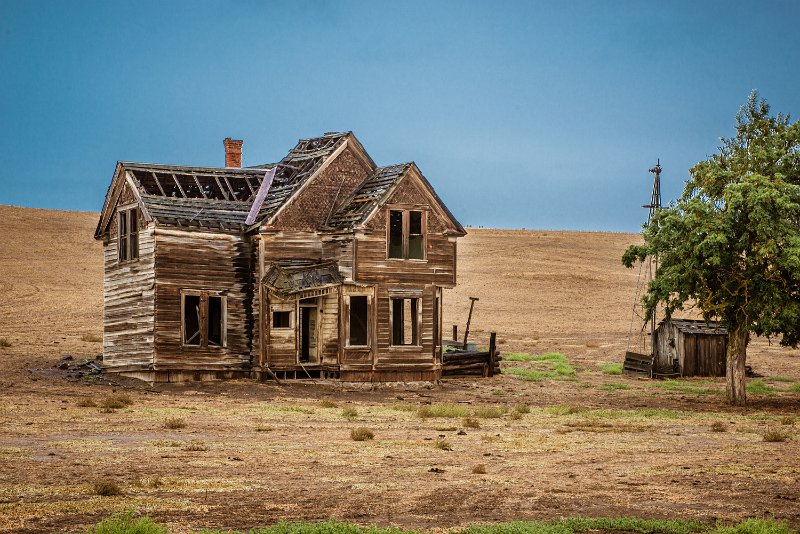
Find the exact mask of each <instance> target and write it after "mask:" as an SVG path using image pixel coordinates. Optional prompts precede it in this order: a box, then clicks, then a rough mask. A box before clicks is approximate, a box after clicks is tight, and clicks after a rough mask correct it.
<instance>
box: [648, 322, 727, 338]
mask: <svg viewBox="0 0 800 534" xmlns="http://www.w3.org/2000/svg"><path fill="white" fill-rule="evenodd" d="M671 321H672V325H673V326H674V327H675V328H677V329H678V331H679V332H683V333H684V334H707V335H728V330H727V329H725V328H724V327H722V326H720V323H719V322H718V321H709V322H706V321H703V320H702V319H701V320H698V319H672V320H671ZM662 324H663V323H662Z"/></svg>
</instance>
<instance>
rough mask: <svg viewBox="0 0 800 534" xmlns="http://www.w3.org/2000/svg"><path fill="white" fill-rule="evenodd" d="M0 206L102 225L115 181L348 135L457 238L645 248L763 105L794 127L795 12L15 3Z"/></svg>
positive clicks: (6, 60) (755, 6) (5, 16)
mask: <svg viewBox="0 0 800 534" xmlns="http://www.w3.org/2000/svg"><path fill="white" fill-rule="evenodd" d="M0 12H1V13H2V14H1V15H0V125H1V127H0V204H14V205H22V206H32V207H46V208H58V209H74V210H91V211H97V210H99V209H100V207H101V205H102V201H103V197H104V195H105V192H106V188H107V187H108V183H109V181H110V179H111V175H112V173H113V170H114V166H115V163H116V161H117V160H134V161H146V162H159V163H173V164H192V165H213V166H220V165H222V164H223V162H224V158H223V156H224V152H223V146H222V139H223V138H224V137H227V136H231V137H234V138H240V139H244V141H245V143H244V163H245V165H256V164H259V163H265V162H273V161H277V160H279V159H280V158H281V157H282V156H283V155H285V153H286V152H287V151H288V150H289V149H290V148H291V147H292V146H293V145H294V143H295V142H296V140H297V139H298V138H301V137H312V136H314V135H318V134H321V133H323V132H327V131H342V130H352V131H354V132H355V134H356V136H357V137H358V138H359V139H360V140H361V142H362V143H363V144H364V146H365V147H366V149H367V150H368V151H369V152H370V154H371V155H372V156H373V159H375V161H376V162H377V163H378V164H390V163H396V162H402V161H409V160H414V161H416V162H417V164H418V165H419V166H420V168H421V169H422V171H423V173H424V174H425V175H426V177H427V178H428V179H429V180H430V181H431V182H432V183H433V185H434V187H435V188H436V189H437V191H438V192H439V194H440V196H441V197H442V198H443V199H444V200H445V202H446V203H447V204H448V206H449V207H450V208H451V210H452V211H453V212H454V213H455V214H456V216H457V217H458V218H459V219H460V220H461V222H462V223H464V224H469V225H474V226H478V225H482V226H492V227H503V228H540V229H574V230H613V231H638V230H639V228H640V226H641V223H642V221H643V219H644V218H645V216H646V212H645V210H643V209H642V208H641V207H640V206H641V205H642V204H645V203H646V202H647V201H648V200H649V195H650V188H651V175H650V174H649V173H648V172H647V169H648V168H650V167H651V166H652V165H653V164H654V163H655V160H656V158H661V163H662V166H663V168H664V173H663V175H662V179H663V182H664V192H663V195H664V197H665V198H666V199H669V198H674V197H676V196H677V195H678V194H679V193H680V190H681V188H682V185H683V182H684V180H685V179H686V178H687V177H688V169H689V168H690V167H691V166H692V165H693V164H694V163H696V162H697V161H699V160H702V159H704V158H705V157H706V156H707V155H708V154H711V153H713V152H714V151H715V150H716V147H717V146H718V144H719V137H720V136H723V135H725V136H728V135H731V133H732V132H733V126H734V116H735V114H736V111H737V110H738V108H739V106H740V105H741V104H742V103H743V102H744V101H745V99H746V97H747V95H748V93H749V92H750V90H752V89H754V88H757V89H758V90H759V91H760V93H761V95H762V96H763V97H765V98H766V99H767V100H768V101H769V103H770V104H771V105H772V107H773V110H774V111H782V112H786V113H793V114H794V115H798V114H800V68H798V67H800V52H798V51H800V31H798V29H797V21H798V20H800V2H796V1H786V2H777V1H761V2H733V1H719V2H712V1H692V2H644V1H636V2H621V1H614V2H610V1H609V2H600V1H588V2H585V1H564V2H562V1H552V2H537V1H527V2H469V1H459V2H433V1H426V2H413V1H403V2H388V1H372V2H350V1H346V0H337V1H333V2H326V1H296V2H259V1H239V2H221V1H220V2H202V1H200V2H166V1H165V2H146V1H136V2H122V1H105V2H91V1H57V2H35V1H28V0H26V1H19V2H17V1H12V0H0Z"/></svg>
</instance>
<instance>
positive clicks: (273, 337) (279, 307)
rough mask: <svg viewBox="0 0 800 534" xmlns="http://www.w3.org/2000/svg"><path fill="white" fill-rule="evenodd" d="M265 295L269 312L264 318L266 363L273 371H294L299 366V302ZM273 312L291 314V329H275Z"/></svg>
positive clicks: (266, 308)
mask: <svg viewBox="0 0 800 534" xmlns="http://www.w3.org/2000/svg"><path fill="white" fill-rule="evenodd" d="M264 295H265V298H266V300H265V303H264V304H265V306H264V309H265V310H267V312H266V313H265V317H264V323H263V324H265V325H266V327H265V328H266V333H267V335H266V338H265V349H266V354H265V355H264V361H265V362H266V364H267V366H268V367H271V368H273V369H294V368H295V367H296V366H297V321H298V317H297V301H295V300H282V299H280V298H278V297H276V296H275V295H268V294H267V292H266V291H265V292H264ZM273 312H289V327H288V328H274V327H273V325H272V313H273Z"/></svg>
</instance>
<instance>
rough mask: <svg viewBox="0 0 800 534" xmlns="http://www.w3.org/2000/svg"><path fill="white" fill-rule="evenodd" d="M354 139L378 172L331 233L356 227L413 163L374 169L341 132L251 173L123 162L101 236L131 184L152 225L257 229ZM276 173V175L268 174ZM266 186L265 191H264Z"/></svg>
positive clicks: (337, 215)
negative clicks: (124, 192)
mask: <svg viewBox="0 0 800 534" xmlns="http://www.w3.org/2000/svg"><path fill="white" fill-rule="evenodd" d="M348 141H350V142H352V143H353V144H354V145H356V146H358V147H359V149H360V151H361V152H363V154H364V156H365V157H366V159H367V160H368V165H369V166H370V167H371V168H372V169H373V172H372V173H371V174H369V175H368V176H367V177H366V178H365V179H364V181H363V182H362V183H361V185H360V186H359V187H358V189H357V190H356V191H355V193H354V194H352V195H351V196H350V197H349V198H347V199H345V201H344V202H342V203H341V204H340V205H339V207H338V208H336V209H335V210H334V211H333V212H332V213H331V215H330V217H329V220H328V223H327V225H326V228H325V229H327V230H332V231H350V230H353V228H354V227H356V226H358V225H359V224H362V223H363V222H364V221H365V220H366V218H368V217H369V215H370V214H371V213H372V212H373V210H374V209H375V208H376V207H377V206H379V205H380V204H381V203H382V202H383V201H384V200H385V199H386V198H387V197H388V195H389V194H390V193H391V191H392V190H393V188H394V186H395V185H396V184H397V183H398V182H399V181H400V179H402V178H403V176H405V174H406V173H407V171H408V170H409V169H410V168H411V167H414V164H413V163H404V164H401V165H390V166H387V167H376V166H375V164H374V162H373V161H372V160H371V159H370V158H369V155H368V154H366V152H365V151H363V147H361V146H360V143H358V140H357V139H356V138H355V136H353V134H352V132H343V133H326V134H325V135H323V136H320V137H314V138H310V139H301V140H300V141H298V143H297V145H295V147H294V148H293V149H292V150H291V151H290V152H289V153H288V154H287V155H286V157H284V158H283V159H282V160H281V161H279V162H278V163H270V164H265V165H258V166H254V167H248V168H216V167H190V166H183V165H160V164H151V163H134V162H127V161H120V162H118V163H117V169H116V172H115V173H114V180H113V181H112V183H111V185H110V186H109V189H108V192H107V194H106V200H105V204H104V206H103V211H102V213H101V217H100V221H99V223H98V225H97V230H96V231H95V238H100V237H102V236H103V235H105V233H106V232H107V231H108V225H109V224H110V222H111V218H112V216H113V208H114V207H115V206H116V205H117V202H118V200H119V198H120V196H121V194H122V192H123V191H124V189H125V185H126V184H127V185H128V186H130V188H131V190H132V192H133V195H134V196H135V197H136V200H137V201H139V202H140V203H141V206H142V212H143V216H144V219H145V220H146V221H148V222H149V221H155V222H156V223H157V224H163V225H167V226H178V227H196V228H207V229H216V230H226V231H238V232H243V231H247V230H252V229H255V228H258V227H259V226H261V225H262V224H263V223H265V222H267V221H269V220H270V219H271V218H273V217H274V216H275V215H276V214H277V212H278V211H279V210H280V209H281V207H283V206H284V205H285V204H286V203H287V202H288V201H289V199H290V198H292V196H294V195H295V193H297V192H298V191H299V190H300V189H301V188H302V187H303V185H304V184H305V183H306V182H308V180H309V179H310V178H311V177H312V176H314V174H315V173H317V171H318V170H319V169H321V168H322V167H323V166H325V165H326V161H328V160H329V159H331V158H332V157H334V156H335V155H337V154H338V153H339V152H340V150H341V149H343V145H344V144H345V143H347V142H348ZM272 172H274V176H272V177H267V175H268V174H271V173H272ZM419 176H422V175H421V174H419ZM265 177H267V181H266V183H264V182H265ZM270 178H271V181H270ZM422 181H423V182H424V184H425V186H426V187H427V188H428V189H429V191H430V193H431V194H432V195H433V197H434V198H435V199H436V200H437V201H438V202H439V203H440V204H441V206H442V208H443V209H444V211H445V212H446V213H447V215H448V216H449V217H450V218H451V219H452V220H453V222H454V224H455V225H456V228H457V231H459V232H463V227H461V225H460V224H459V223H458V221H457V220H456V219H455V217H453V216H452V214H451V213H450V212H449V211H447V208H446V207H445V206H444V204H443V203H442V202H441V200H440V199H439V198H438V196H436V193H435V192H434V191H433V188H432V187H431V186H430V184H429V183H428V182H427V180H425V178H424V177H422ZM262 183H264V189H265V191H261V192H260V194H259V190H260V189H261V188H262ZM267 188H268V189H267ZM265 193H266V194H265ZM248 215H250V217H248Z"/></svg>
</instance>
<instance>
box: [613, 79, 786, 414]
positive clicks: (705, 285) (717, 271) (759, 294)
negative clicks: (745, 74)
mask: <svg viewBox="0 0 800 534" xmlns="http://www.w3.org/2000/svg"><path fill="white" fill-rule="evenodd" d="M721 141H722V146H720V147H719V153H718V154H715V155H713V156H711V157H709V158H708V159H707V160H706V161H702V162H700V163H698V164H697V165H695V166H694V167H693V168H692V169H691V170H690V171H689V173H690V176H691V178H690V179H689V180H688V181H687V182H686V187H685V188H684V191H683V194H682V195H681V197H680V198H679V199H678V200H677V201H676V202H673V203H671V204H670V205H669V207H666V208H664V209H661V210H659V211H658V213H657V214H655V216H654V217H653V218H652V220H651V221H650V223H648V224H646V225H645V226H644V231H643V233H642V234H643V236H644V244H643V245H633V246H630V247H629V248H628V249H627V250H626V251H625V254H624V255H623V257H622V263H623V264H625V265H626V266H627V267H632V266H633V265H634V263H636V262H637V261H643V260H644V259H645V258H646V257H647V256H650V255H657V256H658V257H659V266H658V269H657V271H656V273H655V276H654V277H653V280H652V281H651V283H650V285H649V286H648V288H647V292H646V294H645V295H644V298H643V300H644V304H645V309H646V314H645V315H646V318H645V322H646V321H648V320H649V319H650V317H652V314H653V313H654V311H655V310H656V307H658V306H664V309H665V314H666V316H667V317H669V316H671V315H672V313H673V312H675V311H676V310H683V309H685V308H684V307H687V308H692V307H696V308H697V309H699V310H700V312H702V314H703V317H704V318H705V319H706V320H711V319H718V320H720V321H721V322H722V324H723V325H724V326H725V327H726V328H727V329H728V332H729V341H728V353H727V366H726V370H727V394H728V401H729V402H730V403H731V404H734V405H743V404H745V403H746V393H745V360H746V350H747V344H748V342H749V340H750V334H755V335H758V336H768V337H772V336H780V338H781V344H783V345H788V346H791V347H796V346H797V344H798V340H799V339H800V122H795V123H794V124H791V123H790V121H789V117H788V116H783V115H781V114H777V115H776V116H771V115H770V108H769V105H767V103H766V102H765V101H764V100H763V99H759V97H758V93H757V92H755V91H753V92H752V93H751V94H750V97H749V98H748V100H747V102H746V104H745V105H744V106H742V107H741V109H740V110H739V113H738V114H737V116H736V135H735V136H734V137H732V138H730V139H725V138H722V139H721Z"/></svg>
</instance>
